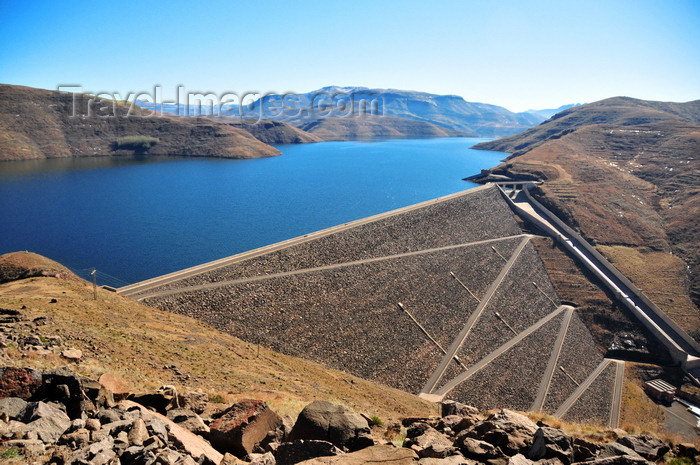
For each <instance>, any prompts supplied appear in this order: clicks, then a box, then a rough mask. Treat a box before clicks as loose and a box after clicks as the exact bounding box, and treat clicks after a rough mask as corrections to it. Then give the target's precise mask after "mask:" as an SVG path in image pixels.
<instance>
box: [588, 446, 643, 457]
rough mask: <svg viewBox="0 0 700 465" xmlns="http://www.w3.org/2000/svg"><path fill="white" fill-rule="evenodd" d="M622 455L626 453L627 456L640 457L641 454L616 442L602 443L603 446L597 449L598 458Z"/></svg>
mask: <svg viewBox="0 0 700 465" xmlns="http://www.w3.org/2000/svg"><path fill="white" fill-rule="evenodd" d="M622 455H627V456H631V457H632V456H635V457H640V458H641V455H639V454H637V453H636V452H635V451H634V450H632V449H630V448H629V447H627V446H623V445H622V444H620V443H618V442H609V443H607V444H603V446H602V447H601V448H600V450H599V451H598V457H597V458H598V459H607V458H610V457H619V456H622Z"/></svg>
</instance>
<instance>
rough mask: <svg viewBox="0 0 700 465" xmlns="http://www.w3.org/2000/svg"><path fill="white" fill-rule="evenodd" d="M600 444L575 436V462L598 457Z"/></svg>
mask: <svg viewBox="0 0 700 465" xmlns="http://www.w3.org/2000/svg"><path fill="white" fill-rule="evenodd" d="M599 450H600V446H599V445H598V444H595V443H592V442H590V441H586V440H585V439H581V438H574V462H587V461H589V460H591V459H594V458H596V456H597V455H598V451H599Z"/></svg>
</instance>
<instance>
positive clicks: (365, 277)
mask: <svg viewBox="0 0 700 465" xmlns="http://www.w3.org/2000/svg"><path fill="white" fill-rule="evenodd" d="M533 237H534V236H532V235H530V234H525V233H523V231H522V230H521V229H520V227H519V226H518V223H517V221H516V219H515V216H514V214H513V211H512V209H511V206H509V204H508V202H507V201H506V200H505V199H504V197H503V196H502V193H501V191H500V190H499V189H498V188H497V187H496V186H489V185H487V186H481V187H478V188H474V189H470V190H468V191H464V192H460V193H457V194H453V195H450V196H446V197H442V198H439V199H435V200H431V201H428V202H423V203H421V204H417V205H411V206H408V207H405V208H401V209H398V210H394V211H392V212H387V213H384V214H380V215H375V216H373V217H369V218H365V219H362V220H358V221H354V222H351V223H346V224H342V225H339V226H336V227H333V228H329V229H326V230H323V231H318V232H314V233H310V234H307V235H304V236H301V237H297V238H294V239H290V240H288V241H284V242H280V243H277V244H272V245H270V246H266V247H262V248H260V249H256V250H252V251H249V252H244V253H242V254H238V255H235V256H232V257H227V258H223V259H221V260H217V261H214V262H210V263H206V264H203V265H200V266H196V267H192V268H189V269H186V270H182V271H179V272H175V273H170V274H168V275H165V276H161V277H157V278H153V279H150V280H147V281H144V282H141V283H135V284H132V285H130V286H125V287H123V288H120V289H119V290H118V292H119V293H121V294H122V295H125V296H129V297H131V298H134V299H137V300H141V301H143V302H144V303H146V304H148V305H151V306H154V307H157V308H161V309H163V310H168V311H172V312H176V313H181V314H185V315H188V316H194V317H196V318H198V319H201V320H203V321H205V322H207V323H209V324H211V325H212V326H214V327H216V328H218V329H220V330H222V331H226V332H229V333H231V334H233V335H235V336H237V337H239V338H241V339H243V340H245V341H248V342H250V343H255V344H262V345H264V346H266V347H268V348H270V349H273V350H276V351H279V352H282V353H285V354H288V355H294V356H298V357H303V358H307V359H310V360H314V361H317V362H320V363H322V364H324V365H326V366H329V367H332V368H336V369H339V370H343V371H346V372H349V373H352V374H355V375H357V376H360V377H362V378H365V379H369V380H372V381H376V382H379V383H384V384H387V385H390V386H392V387H395V388H398V389H402V390H405V391H408V392H414V393H421V396H422V397H424V398H426V399H434V400H436V399H442V398H445V397H447V396H449V397H450V398H452V399H455V400H459V401H462V402H465V403H469V404H471V405H474V406H476V407H478V408H481V409H488V408H495V407H507V408H513V409H516V410H528V409H530V410H538V411H543V412H547V413H554V412H555V411H556V410H557V409H560V408H561V407H562V404H563V403H564V402H565V401H568V402H569V404H570V405H568V407H567V409H566V412H565V415H567V418H571V419H574V420H577V421H579V420H583V421H588V420H592V421H600V422H609V423H610V424H611V425H616V424H617V422H618V419H617V416H616V415H614V412H615V411H617V412H619V400H618V401H617V404H616V403H615V401H614V399H615V396H614V395H613V391H615V389H616V388H615V385H614V379H613V377H612V374H613V373H612V372H611V371H610V370H609V369H608V367H607V365H606V366H605V367H603V368H601V369H600V372H599V373H598V374H599V375H600V376H596V377H594V378H592V379H591V382H590V387H589V388H588V389H585V390H581V389H579V386H580V384H581V383H582V382H584V381H585V380H587V379H588V378H589V377H590V376H591V374H592V373H593V372H594V371H595V370H596V369H597V368H598V367H600V365H601V363H603V357H602V354H601V352H600V351H599V349H598V347H597V345H596V343H595V341H594V340H593V338H592V336H591V334H590V332H589V331H588V329H587V328H586V326H585V324H584V323H583V320H582V319H581V318H580V316H579V315H577V313H576V311H575V309H574V308H572V307H568V306H564V305H561V303H560V301H559V298H558V297H557V295H556V292H555V290H554V287H553V285H552V284H551V282H550V280H549V277H548V275H547V273H546V270H545V269H544V265H543V263H542V261H541V259H540V258H539V255H538V252H537V249H536V247H535V246H534V244H533ZM601 373H602V374H601ZM577 389H578V391H577ZM575 393H577V396H576V397H575V398H572V397H571V396H573V395H574V394H575Z"/></svg>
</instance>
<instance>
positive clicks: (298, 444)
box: [273, 439, 343, 465]
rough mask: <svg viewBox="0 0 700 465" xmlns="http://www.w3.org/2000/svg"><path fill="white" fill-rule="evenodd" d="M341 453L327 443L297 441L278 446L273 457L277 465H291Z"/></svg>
mask: <svg viewBox="0 0 700 465" xmlns="http://www.w3.org/2000/svg"><path fill="white" fill-rule="evenodd" d="M342 453H343V451H342V450H340V449H338V448H337V447H335V446H334V445H333V444H331V443H330V442H328V441H316V440H306V441H305V440H303V439H297V440H296V441H293V442H285V443H282V444H280V445H279V447H277V449H276V450H275V451H274V453H273V455H274V456H275V460H276V462H277V465H293V464H295V463H299V462H303V461H304V460H309V459H313V458H316V457H332V456H336V455H340V454H342Z"/></svg>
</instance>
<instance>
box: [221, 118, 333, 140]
mask: <svg viewBox="0 0 700 465" xmlns="http://www.w3.org/2000/svg"><path fill="white" fill-rule="evenodd" d="M217 120H219V121H222V122H225V123H226V124H228V125H229V126H231V127H234V128H238V129H242V130H244V131H247V132H249V133H251V134H252V135H253V137H255V138H256V139H258V140H259V141H261V142H264V143H266V144H309V143H312V142H321V138H320V137H317V136H315V135H313V134H309V133H308V132H305V131H302V130H301V129H298V128H295V127H294V126H292V125H290V124H287V123H284V122H282V121H272V120H261V121H245V120H243V121H241V120H240V119H233V118H217Z"/></svg>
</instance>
